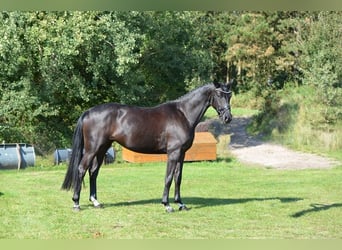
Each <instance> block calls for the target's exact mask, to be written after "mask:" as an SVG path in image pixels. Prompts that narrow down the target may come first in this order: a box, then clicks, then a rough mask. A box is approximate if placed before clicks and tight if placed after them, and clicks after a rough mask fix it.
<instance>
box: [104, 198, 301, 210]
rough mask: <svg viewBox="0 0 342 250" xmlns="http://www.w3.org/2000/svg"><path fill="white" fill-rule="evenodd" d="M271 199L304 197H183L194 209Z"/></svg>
mask: <svg viewBox="0 0 342 250" xmlns="http://www.w3.org/2000/svg"><path fill="white" fill-rule="evenodd" d="M270 200H279V201H280V202H282V203H285V202H296V201H300V200H303V199H302V198H297V197H270V198H236V199H224V198H203V197H185V198H183V202H184V203H185V204H187V205H189V207H190V208H194V209H199V208H203V207H212V206H224V205H234V204H242V203H247V202H254V201H259V202H263V201H270ZM156 203H161V199H148V200H137V201H129V202H118V203H112V204H104V207H105V208H106V207H116V206H136V205H147V204H156Z"/></svg>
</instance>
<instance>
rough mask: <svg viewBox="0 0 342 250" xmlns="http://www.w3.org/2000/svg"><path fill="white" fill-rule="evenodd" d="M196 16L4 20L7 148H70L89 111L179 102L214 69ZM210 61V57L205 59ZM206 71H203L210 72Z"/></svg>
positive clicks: (2, 114) (1, 114) (0, 128)
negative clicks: (14, 144) (110, 105)
mask: <svg viewBox="0 0 342 250" xmlns="http://www.w3.org/2000/svg"><path fill="white" fill-rule="evenodd" d="M196 15H197V13H190V12H179V13H178V12H161V13H158V12H133V11H132V12H94V11H90V12H2V13H1V15H0V19H1V24H0V36H1V37H0V58H1V60H0V107H1V108H0V140H1V141H2V140H4V141H7V142H10V141H29V142H30V143H34V144H36V146H37V149H38V152H41V153H44V152H48V151H51V150H52V149H54V147H66V146H70V139H71V137H72V128H73V126H74V124H75V121H76V120H77V118H78V117H79V115H80V114H81V113H82V112H83V111H84V110H85V109H87V108H89V107H91V106H94V105H96V104H100V103H103V102H111V101H114V102H122V103H128V104H139V105H152V104H155V103H160V102H162V101H165V100H167V99H172V98H175V97H176V96H180V95H182V94H184V93H185V91H186V84H185V82H186V81H189V82H191V81H192V79H193V78H198V76H199V75H201V74H202V73H203V72H199V71H194V70H193V69H194V67H195V66H194V65H203V64H205V63H207V62H206V61H205V60H204V59H202V57H200V56H199V55H203V54H205V51H204V50H202V49H201V48H200V46H199V44H200V43H199V39H195V36H194V32H195V31H194V27H195V26H193V25H192V22H193V20H194V19H195V16H196ZM204 58H205V57H204ZM204 68H206V67H203V68H202V69H204Z"/></svg>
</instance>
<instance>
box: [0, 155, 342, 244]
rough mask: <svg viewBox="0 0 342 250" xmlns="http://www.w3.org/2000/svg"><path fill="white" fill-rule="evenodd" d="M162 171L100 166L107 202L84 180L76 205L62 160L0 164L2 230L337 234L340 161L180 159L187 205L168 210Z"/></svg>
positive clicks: (48, 234)
mask: <svg viewBox="0 0 342 250" xmlns="http://www.w3.org/2000/svg"><path fill="white" fill-rule="evenodd" d="M164 172H165V164H164V163H154V164H128V163H119V164H114V165H107V166H104V167H103V168H102V169H101V171H100V175H99V178H98V196H99V200H100V201H101V202H102V203H103V204H104V209H94V208H93V207H92V206H91V204H90V203H89V202H88V192H89V187H88V183H87V181H86V186H87V187H86V188H85V189H84V190H83V192H82V195H81V207H82V210H81V212H79V213H77V212H73V211H72V209H71V207H72V201H71V196H72V193H71V192H64V191H61V190H60V186H61V183H62V181H63V178H64V174H65V166H63V165H62V166H58V167H43V166H39V167H35V168H29V169H26V170H23V171H19V172H18V171H1V172H0V180H1V181H0V238H7V239H8V238H11V239H87V238H115V239H118V238H119V239H122V238H124V239H132V238H133V239H140V238H152V239H155V238H170V239H171V238H172V239H189V238H191V239H199V238H206V239H222V238H239V239H241V238H242V239H254V238H267V239H274V238H276V239H279V238H281V239H283V238H286V239H304V238H305V239H307V238H309V239H312V238H319V239H326V238H340V239H341V238H342V232H341V228H342V189H341V183H342V167H337V168H334V169H331V170H300V171H285V170H284V171H282V170H272V169H265V168H257V167H252V166H245V165H241V164H240V163H239V162H237V161H236V160H235V159H233V158H228V159H225V160H224V159H222V160H219V161H216V162H194V163H185V166H184V174H183V183H182V196H183V201H184V202H185V203H186V204H187V206H188V207H190V208H191V210H190V211H186V212H178V211H177V212H175V213H172V214H168V213H166V212H164V209H163V206H162V205H161V204H160V200H161V193H162V189H163V179H164ZM172 194H173V188H172V189H171V192H170V195H171V197H172ZM174 207H176V206H174Z"/></svg>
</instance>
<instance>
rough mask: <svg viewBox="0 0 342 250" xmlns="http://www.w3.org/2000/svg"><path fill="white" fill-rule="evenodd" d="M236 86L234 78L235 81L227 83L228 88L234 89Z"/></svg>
mask: <svg viewBox="0 0 342 250" xmlns="http://www.w3.org/2000/svg"><path fill="white" fill-rule="evenodd" d="M234 84H235V79H234V78H233V79H231V80H229V82H228V83H227V88H228V89H232V87H233V85H234Z"/></svg>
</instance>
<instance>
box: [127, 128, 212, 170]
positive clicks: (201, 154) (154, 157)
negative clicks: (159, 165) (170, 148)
mask: <svg viewBox="0 0 342 250" xmlns="http://www.w3.org/2000/svg"><path fill="white" fill-rule="evenodd" d="M216 143H217V141H216V139H215V138H214V136H213V135H212V134H211V133H209V132H196V133H195V138H194V142H193V144H192V146H191V148H190V149H189V150H188V151H187V152H186V154H185V159H184V161H206V160H216ZM122 159H123V160H125V161H128V162H134V163H144V162H166V161H167V155H166V154H141V153H136V152H133V151H131V150H129V149H127V148H124V147H123V148H122Z"/></svg>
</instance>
